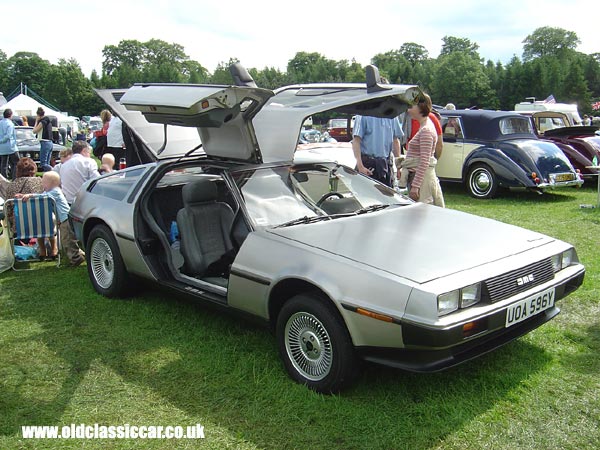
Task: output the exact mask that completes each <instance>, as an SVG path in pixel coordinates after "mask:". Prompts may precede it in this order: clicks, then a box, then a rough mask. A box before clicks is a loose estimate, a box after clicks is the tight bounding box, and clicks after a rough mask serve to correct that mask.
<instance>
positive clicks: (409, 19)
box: [0, 0, 600, 76]
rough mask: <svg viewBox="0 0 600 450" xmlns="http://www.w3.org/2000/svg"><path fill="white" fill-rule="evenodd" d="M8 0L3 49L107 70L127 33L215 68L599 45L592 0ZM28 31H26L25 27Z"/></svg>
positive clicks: (504, 56)
mask: <svg viewBox="0 0 600 450" xmlns="http://www.w3.org/2000/svg"><path fill="white" fill-rule="evenodd" d="M25 4H26V6H27V11H28V12H26V11H25V10H24V6H23V5H24V4H23V3H22V2H21V3H19V2H10V3H7V4H5V5H3V7H2V29H3V32H2V39H1V40H0V50H2V51H4V53H6V54H7V56H8V57H10V56H12V55H13V54H14V53H16V52H18V51H30V52H35V53H37V54H38V55H40V56H41V57H42V58H44V59H46V60H48V61H50V62H51V63H53V64H55V63H57V62H58V60H59V59H60V58H65V59H69V58H75V59H76V60H77V61H79V63H80V65H81V68H82V70H83V73H84V74H85V75H86V76H89V75H90V74H91V72H92V70H93V69H95V70H96V71H98V73H101V70H102V49H103V48H104V46H106V45H117V44H118V43H119V41H121V40H123V39H137V40H139V41H142V42H144V41H147V40H149V39H153V38H155V39H162V40H164V41H166V42H169V43H177V44H180V45H182V46H183V47H184V49H185V52H186V54H187V55H188V56H189V57H190V58H191V59H193V60H196V61H198V62H199V63H200V64H202V65H203V66H204V67H205V68H207V69H208V70H209V71H210V72H213V71H214V70H215V68H216V67H217V65H218V64H219V63H220V62H227V61H228V60H229V59H230V58H232V57H233V58H237V59H239V60H240V62H241V63H242V64H243V65H244V66H246V67H247V68H251V67H256V68H258V69H262V68H264V67H276V68H279V69H281V70H283V71H284V70H285V69H286V66H287V63H288V61H289V60H290V59H292V58H293V57H294V55H295V54H296V52H299V51H306V52H318V53H320V54H322V55H324V56H325V57H327V58H330V59H334V60H342V59H346V60H349V61H351V60H352V59H355V60H356V61H357V62H359V63H360V64H363V65H366V64H369V63H370V60H371V58H372V57H373V56H374V55H376V54H377V53H383V52H387V51H390V50H396V49H399V48H400V46H401V45H402V44H403V43H405V42H416V43H417V44H421V45H423V46H424V47H425V48H426V49H427V50H428V51H429V55H430V56H431V57H436V56H438V54H439V52H440V49H441V46H442V38H443V37H444V36H455V37H461V38H468V39H470V40H471V41H472V42H475V43H477V44H478V45H479V53H480V55H481V57H482V58H485V59H486V60H488V59H491V60H493V61H495V62H496V61H500V62H502V63H507V62H508V61H509V60H510V59H511V58H512V56H513V55H517V56H518V57H519V58H520V57H521V55H522V53H523V44H522V41H523V39H525V38H526V37H527V36H528V35H529V34H531V33H532V32H533V31H534V30H535V29H536V28H538V27H542V26H552V27H560V28H564V29H565V30H568V31H574V32H575V33H576V34H577V35H578V37H579V39H580V40H581V44H580V45H579V47H578V48H577V50H579V51H581V52H583V53H595V52H600V38H598V35H597V30H598V24H597V21H598V18H597V16H598V14H597V8H596V6H592V5H595V2H593V1H590V0H571V1H569V2H565V1H564V0H560V1H559V0H545V1H543V2H542V1H528V0H503V1H495V2H488V1H484V0H479V1H477V0H445V1H436V0H429V1H421V2H415V1H410V2H407V1H402V0H395V1H390V0H379V1H377V2H369V1H366V0H362V1H357V0H336V1H327V0H317V1H313V2H308V1H304V2H302V1H298V2H288V1H286V0H279V1H272V0H252V1H249V0H245V1H239V0H228V1H226V2H223V3H221V2H219V1H218V0H212V1H206V0H186V1H179V2H172V1H164V0H144V1H128V0H120V1H115V0H101V1H86V2H73V1H72V0H50V1H49V0H44V1H41V0H29V1H28V2H26V3H25ZM24 33H26V34H24Z"/></svg>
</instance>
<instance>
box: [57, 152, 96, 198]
mask: <svg viewBox="0 0 600 450" xmlns="http://www.w3.org/2000/svg"><path fill="white" fill-rule="evenodd" d="M72 150H73V156H72V157H71V158H70V159H69V160H68V161H67V162H66V163H64V164H61V168H60V178H61V180H62V190H63V193H64V194H65V198H66V199H67V202H68V203H69V205H70V204H72V203H73V202H74V201H75V196H76V195H77V192H79V189H81V186H83V184H84V183H85V182H86V181H88V180H91V179H93V178H97V177H99V176H100V173H99V172H98V164H96V161H94V160H93V159H92V158H90V147H89V145H88V143H87V142H85V141H75V142H73V148H72Z"/></svg>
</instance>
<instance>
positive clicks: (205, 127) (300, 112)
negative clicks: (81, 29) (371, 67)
mask: <svg viewBox="0 0 600 450" xmlns="http://www.w3.org/2000/svg"><path fill="white" fill-rule="evenodd" d="M96 92H97V93H98V95H99V96H100V97H101V98H102V99H103V100H104V101H105V102H106V103H107V104H108V105H109V106H110V107H111V108H112V109H113V111H115V113H116V114H117V115H118V116H119V117H121V119H122V120H123V122H125V123H126V125H127V126H128V127H129V128H130V129H132V130H133V132H134V133H135V134H136V135H137V136H138V138H139V139H140V140H141V142H142V143H143V144H144V145H145V146H146V147H147V149H148V150H149V152H150V153H151V154H152V155H154V158H156V159H158V158H169V157H178V156H183V155H185V154H186V153H189V152H190V151H191V150H192V149H194V148H196V147H198V146H199V145H200V143H201V144H202V148H203V150H204V152H205V153H206V154H207V155H209V156H212V157H218V158H226V159H234V160H243V161H248V162H278V161H292V160H293V158H294V152H295V150H296V144H297V142H298V135H299V133H300V129H301V127H302V124H303V122H304V121H305V119H306V118H307V117H309V116H312V115H313V114H317V113H321V112H324V111H335V112H340V113H344V114H363V115H371V116H376V117H396V116H398V115H399V114H400V113H402V112H403V111H405V110H406V109H407V107H408V105H409V104H411V103H412V102H413V101H414V98H415V97H416V96H417V95H419V93H420V90H419V88H418V87H416V86H405V85H386V87H385V88H379V89H372V88H368V87H367V85H366V84H309V85H295V86H287V87H284V88H281V89H279V90H277V91H270V90H268V89H260V88H256V87H248V86H216V85H182V84H139V85H134V86H132V87H131V88H129V89H127V90H97V91H96ZM165 133H166V138H165Z"/></svg>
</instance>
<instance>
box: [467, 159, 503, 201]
mask: <svg viewBox="0 0 600 450" xmlns="http://www.w3.org/2000/svg"><path fill="white" fill-rule="evenodd" d="M467 189H468V191H469V194H470V195H471V196H472V197H475V198H492V197H494V195H496V191H497V190H498V179H497V178H496V174H495V173H494V171H493V170H492V169H491V168H490V167H489V166H487V165H485V164H475V165H474V166H473V167H471V168H470V169H469V174H468V175H467Z"/></svg>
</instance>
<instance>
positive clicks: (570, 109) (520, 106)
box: [515, 97, 582, 126]
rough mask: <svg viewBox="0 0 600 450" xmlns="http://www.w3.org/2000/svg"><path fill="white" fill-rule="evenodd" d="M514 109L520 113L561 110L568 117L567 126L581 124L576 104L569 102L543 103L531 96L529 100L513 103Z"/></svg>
mask: <svg viewBox="0 0 600 450" xmlns="http://www.w3.org/2000/svg"><path fill="white" fill-rule="evenodd" d="M515 111H518V112H520V113H529V114H533V113H536V112H538V111H555V112H561V113H563V114H565V115H566V116H567V118H568V119H569V122H570V123H569V125H568V126H575V125H581V124H582V120H581V117H580V116H579V112H578V111H577V105H576V104H569V103H545V102H543V101H541V100H537V101H536V100H535V98H533V97H532V98H531V101H527V102H521V103H517V104H516V105H515Z"/></svg>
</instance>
